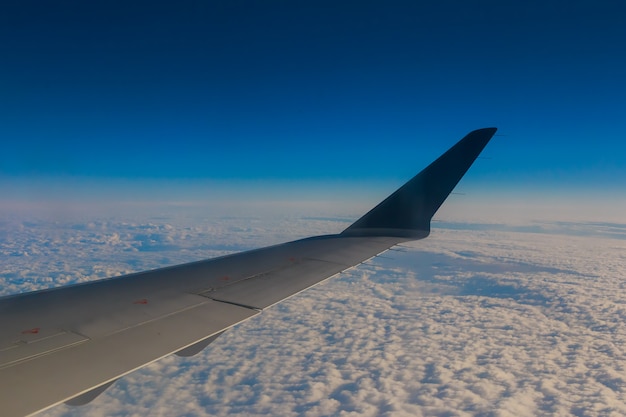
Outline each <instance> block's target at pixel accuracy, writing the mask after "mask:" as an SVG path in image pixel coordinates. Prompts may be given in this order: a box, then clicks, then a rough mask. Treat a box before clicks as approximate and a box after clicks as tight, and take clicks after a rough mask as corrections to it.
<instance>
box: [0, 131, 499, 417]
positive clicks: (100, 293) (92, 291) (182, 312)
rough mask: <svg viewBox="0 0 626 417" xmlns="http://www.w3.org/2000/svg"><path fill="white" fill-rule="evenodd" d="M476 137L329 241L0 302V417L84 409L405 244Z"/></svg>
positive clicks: (477, 144) (467, 158)
mask: <svg viewBox="0 0 626 417" xmlns="http://www.w3.org/2000/svg"><path fill="white" fill-rule="evenodd" d="M495 130H496V129H495V128H487V129H480V130H476V131H473V132H471V133H469V134H468V135H467V136H466V137H465V138H463V139H462V140H461V141H460V142H458V143H457V144H456V145H455V146H453V147H452V148H451V149H450V150H448V151H447V152H446V153H445V154H443V155H442V156H441V157H440V158H439V159H437V160H436V161H435V162H433V163H432V164H431V165H429V166H428V167H427V168H426V169H424V170H423V171H422V172H420V173H419V174H418V175H417V176H415V177H414V178H413V179H411V180H410V181H408V182H407V183H406V184H405V185H404V186H402V187H401V188H400V189H398V190H397V191H396V192H395V193H393V194H392V195H390V196H389V197H388V198H387V199H386V200H384V201H383V202H382V203H380V204H379V205H378V206H377V207H375V208H374V209H372V210H371V211H370V212H369V213H367V214H366V215H365V216H363V217H362V218H361V219H359V220H357V221H356V222H355V223H354V224H353V225H351V226H350V227H348V228H347V229H346V230H345V231H344V232H342V233H340V234H337V235H328V236H317V237H312V238H307V239H302V240H297V241H294V242H289V243H284V244H281V245H275V246H271V247H267V248H263V249H257V250H252V251H248V252H243V253H238V254H233V255H228V256H224V257H220V258H215V259H209V260H205V261H200V262H194V263H189V264H184V265H178V266H174V267H168V268H162V269H157V270H153V271H146V272H141V273H136V274H131V275H126V276H121V277H116V278H110V279H104V280H99V281H95V282H89V283H84V284H78V285H72V286H66V287H59V288H54V289H50V290H44V291H37V292H32V293H26V294H19V295H14V296H9V297H4V298H1V299H0V415H2V416H22V415H29V414H33V413H36V412H38V411H40V410H43V409H46V408H48V407H51V406H53V405H55V404H58V403H61V402H67V403H68V404H83V403H86V402H89V401H90V400H91V399H93V398H94V397H95V396H97V395H98V394H99V393H100V392H102V391H103V390H104V389H106V388H107V387H108V386H109V385H110V384H112V383H113V382H114V381H116V380H117V379H118V378H120V377H122V376H124V375H126V374H128V373H130V372H132V371H134V370H136V369H138V368H141V367H143V366H145V365H147V364H149V363H151V362H154V361H156V360H158V359H160V358H162V357H164V356H167V355H169V354H172V353H178V354H180V355H181V356H189V355H191V354H194V353H197V352H198V351H199V350H201V349H202V348H204V347H205V346H206V345H208V343H210V342H211V341H212V340H214V339H215V338H216V337H217V336H218V335H219V334H221V333H222V332H224V331H225V330H227V329H228V328H230V327H232V326H234V325H236V324H237V323H240V322H242V321H245V320H247V319H249V318H251V317H254V316H255V315H257V314H259V313H260V312H261V311H262V310H264V309H265V308H268V307H270V306H272V305H274V304H276V303H278V302H280V301H282V300H284V299H286V298H288V297H290V296H292V295H294V294H297V293H299V292H301V291H303V290H305V289H307V288H309V287H311V286H313V285H315V284H317V283H319V282H322V281H324V280H326V279H328V278H330V277H332V276H334V275H336V274H338V273H340V272H342V271H345V270H346V269H349V268H351V267H353V266H355V265H358V264H360V263H362V262H363V261H366V260H368V259H370V258H371V257H373V256H376V255H378V254H379V253H381V252H384V251H385V250H387V249H389V248H390V247H392V246H394V245H396V244H398V243H400V242H404V241H407V240H415V239H421V238H424V237H426V236H428V234H429V232H430V220H431V218H432V216H433V215H434V214H435V212H436V211H437V209H438V208H439V206H440V205H441V204H442V203H443V201H444V200H445V198H446V197H447V196H448V195H449V194H450V192H451V191H452V189H453V188H454V187H455V186H456V184H457V183H458V181H459V180H460V179H461V177H462V176H463V175H464V174H465V172H466V171H467V169H468V168H469V167H470V166H471V164H472V163H473V162H474V160H475V159H476V157H477V156H478V154H479V153H480V152H481V151H482V149H483V148H484V147H485V146H486V144H487V143H488V141H489V140H490V139H491V137H492V136H493V134H494V133H495Z"/></svg>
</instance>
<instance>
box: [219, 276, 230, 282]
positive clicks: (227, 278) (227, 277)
mask: <svg viewBox="0 0 626 417" xmlns="http://www.w3.org/2000/svg"><path fill="white" fill-rule="evenodd" d="M220 280H222V281H228V280H230V277H229V276H228V275H224V276H223V277H221V278H220Z"/></svg>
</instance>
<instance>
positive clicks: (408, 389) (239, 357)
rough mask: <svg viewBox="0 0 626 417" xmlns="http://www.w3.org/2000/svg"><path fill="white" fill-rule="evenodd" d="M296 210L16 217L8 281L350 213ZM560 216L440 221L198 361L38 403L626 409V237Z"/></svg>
mask: <svg viewBox="0 0 626 417" xmlns="http://www.w3.org/2000/svg"><path fill="white" fill-rule="evenodd" d="M326 217H332V216H329V215H326ZM289 220H293V219H288V218H271V217H270V218H268V219H259V218H248V219H247V220H246V221H245V223H243V222H242V220H241V219H239V218H217V219H215V218H213V219H206V218H204V219H202V218H181V217H178V215H171V216H167V215H166V216H163V217H162V218H159V219H156V218H141V217H139V216H138V217H136V218H135V219H128V218H127V219H125V220H121V219H115V218H109V219H106V220H105V219H102V218H92V219H82V220H81V221H68V222H61V223H55V222H53V221H46V220H45V219H44V220H42V219H38V220H37V219H34V220H33V219H30V220H29V219H22V218H19V217H18V218H14V220H12V221H11V222H8V223H4V224H3V225H2V231H1V232H0V233H1V234H0V236H2V238H1V240H0V250H1V253H2V261H3V262H2V263H1V264H2V265H3V266H2V268H3V269H2V271H1V272H0V278H1V279H2V280H3V281H4V284H5V285H4V286H3V287H4V292H5V293H9V292H14V291H20V290H23V289H32V288H40V287H43V286H51V285H55V284H56V283H58V282H62V283H66V282H74V281H80V280H86V279H93V278H99V277H104V276H106V275H108V274H119V273H125V272H129V271H131V270H140V269H148V268H153V267H156V266H160V265H162V264H163V263H179V262H185V261H189V260H194V259H200V258H203V257H207V256H214V255H219V254H222V253H225V252H227V251H231V250H241V249H245V248H248V247H253V246H263V245H265V244H269V243H274V242H276V241H280V240H289V239H291V238H296V237H299V236H302V235H307V234H321V233H327V232H332V231H339V230H341V228H342V227H341V226H342V225H343V223H339V224H337V222H333V221H332V220H328V219H319V220H314V219H307V220H297V219H296V221H295V223H296V224H298V225H299V227H300V228H299V229H297V230H296V229H291V230H289V229H286V227H285V225H286V224H287V223H289ZM553 227H554V229H555V230H556V232H557V233H559V234H549V233H547V232H546V231H545V230H542V233H530V232H529V231H528V230H521V231H520V230H517V231H515V230H511V229H508V230H507V229H506V228H505V229H502V228H496V229H497V230H489V228H488V227H482V230H452V229H435V230H434V232H433V234H432V236H431V237H430V238H428V239H427V240H423V241H419V242H415V243H412V244H409V245H402V246H401V247H397V248H396V249H397V250H393V251H389V252H387V253H386V254H385V257H384V258H383V257H379V258H375V259H373V260H371V261H369V262H367V263H366V264H365V265H362V266H361V267H359V268H357V269H353V270H351V271H349V272H347V273H345V274H343V275H342V276H340V277H338V278H336V279H333V280H331V281H329V282H327V283H324V284H322V285H320V286H317V287H315V288H312V289H310V290H309V291H307V292H305V293H303V294H301V295H299V296H297V297H294V298H292V299H289V300H287V301H286V302H284V303H282V304H279V305H277V306H275V307H273V308H271V309H269V310H267V311H265V312H263V313H262V314H261V315H260V317H257V318H255V319H252V320H249V321H247V322H245V323H243V324H241V325H239V326H237V327H235V328H233V329H231V330H229V331H228V332H226V333H225V334H224V335H223V336H221V337H220V338H218V339H217V340H216V341H215V342H214V343H213V344H212V345H210V346H209V347H208V348H207V349H206V350H205V351H203V352H201V353H200V354H199V355H197V356H194V357H192V358H178V357H175V356H171V357H167V358H165V359H163V360H161V361H159V362H157V363H155V364H152V365H150V366H148V367H146V368H144V369H142V370H139V371H137V372H134V373H132V374H130V375H128V376H127V377H125V378H122V379H121V380H120V381H118V382H117V383H116V384H115V385H114V386H113V387H111V388H110V389H109V390H108V391H106V392H105V393H104V394H103V395H102V396H101V397H99V398H97V399H96V400H95V401H94V402H92V403H91V404H89V405H87V406H84V407H79V408H71V407H67V406H64V405H63V406H58V407H55V408H53V409H51V410H49V411H47V412H44V413H42V415H46V416H60V415H96V416H97V415H102V416H104V415H107V416H108V415H113V416H115V415H119V416H128V415H131V416H132V415H138V416H139V415H157V416H158V415H162V416H170V415H189V416H196V415H197V416H204V415H216V416H226V415H228V416H237V415H241V416H244V415H245V416H248V415H281V416H321V415H345V416H351V415H359V416H368V415H372V416H386V415H389V416H420V415H424V416H433V415H434V416H437V415H440V416H444V415H445V416H450V415H458V416H485V415H490V416H491V415H493V416H509V415H511V416H524V415H529V416H530V415H533V416H535V415H588V416H596V415H597V416H600V415H611V413H613V414H614V415H624V414H626V401H625V392H626V371H625V369H626V353H625V352H624V349H623V346H626V326H625V325H624V323H625V320H626V307H625V304H624V295H625V292H624V285H623V284H622V282H623V281H624V277H626V256H625V255H624V254H625V253H626V251H625V249H626V241H625V240H623V239H622V238H619V236H617V237H618V238H615V237H616V236H615V233H613V232H611V233H609V234H605V235H603V236H604V237H598V236H599V235H598V233H597V230H598V225H597V224H594V225H586V226H585V225H580V224H578V225H571V226H567V227H569V228H570V229H571V228H576V230H577V233H575V234H577V235H572V234H569V235H563V234H560V233H561V232H562V229H563V226H562V225H559V224H554V225H553ZM585 227H586V228H587V229H585ZM601 227H605V226H601ZM606 227H610V228H611V230H615V229H619V228H620V226H619V225H611V226H606ZM581 230H582V231H583V232H585V231H592V232H593V233H587V234H590V235H591V236H580V235H581V233H579V232H580V231H581ZM582 234H585V233H582ZM607 236H609V237H607ZM139 244H141V245H147V247H148V248H151V249H152V250H144V251H141V250H140V249H141V247H140V246H138V245H139ZM133 249H137V251H135V250H133ZM143 249H145V247H144V248H143ZM25 253H29V255H28V256H27V255H25ZM390 258H391V259H390ZM46 278H50V279H46Z"/></svg>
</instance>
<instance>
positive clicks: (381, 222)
mask: <svg viewBox="0 0 626 417" xmlns="http://www.w3.org/2000/svg"><path fill="white" fill-rule="evenodd" d="M496 130H497V129H496V128H494V127H489V128H484V129H478V130H474V131H473V132H470V133H468V134H467V135H466V136H465V137H464V138H463V139H461V140H460V141H459V142H458V143H457V144H456V145H454V146H453V147H452V148H450V149H449V150H448V151H447V152H446V153H444V154H443V155H441V156H440V157H439V158H438V159H437V160H435V161H434V162H433V163H432V164H430V165H429V166H428V167H426V168H424V170H422V171H421V172H420V173H419V174H417V175H416V176H415V177H413V178H412V179H411V180H409V181H408V182H407V183H406V184H404V185H403V186H402V187H400V188H399V189H398V190H396V192H394V193H393V194H391V195H390V196H389V197H387V198H386V199H385V200H383V201H382V202H381V203H380V204H378V205H377V206H376V207H374V208H373V209H372V210H370V211H369V212H368V213H367V214H365V215H364V216H363V217H361V218H360V219H358V220H357V221H356V222H354V223H353V224H352V225H351V226H349V227H348V228H347V229H346V230H344V231H343V232H342V233H341V234H342V235H344V236H397V237H407V238H412V239H422V238H425V237H427V236H428V235H429V233H430V221H431V219H432V218H433V216H434V215H435V213H436V212H437V210H438V209H439V207H441V205H442V204H443V202H444V201H445V199H446V198H447V197H448V195H450V193H451V192H452V190H453V189H454V187H455V186H456V185H457V184H458V182H459V181H460V180H461V178H462V177H463V175H465V173H466V172H467V170H468V169H469V167H470V166H471V165H472V164H473V163H474V161H475V160H476V158H477V157H478V155H479V154H480V153H481V152H482V150H483V149H484V148H485V146H486V145H487V143H488V142H489V140H490V139H491V138H492V137H493V135H494V134H495V133H496Z"/></svg>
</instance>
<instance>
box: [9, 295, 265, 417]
mask: <svg viewBox="0 0 626 417" xmlns="http://www.w3.org/2000/svg"><path fill="white" fill-rule="evenodd" d="M256 314H258V311H255V310H251V309H247V308H242V307H238V306H234V305H232V304H226V303H220V302H217V301H213V300H209V299H205V301H204V302H203V303H202V304H200V305H196V306H193V307H191V308H188V309H186V310H184V311H181V312H178V313H176V314H172V315H170V316H167V317H162V318H160V319H159V320H154V321H150V322H147V323H144V324H142V325H139V326H135V327H133V328H130V329H126V330H124V331H120V332H117V333H113V334H110V335H107V336H106V337H102V338H99V339H94V340H90V341H87V342H83V343H79V344H76V345H73V346H69V347H66V348H63V349H60V350H56V351H54V352H50V353H48V354H44V355H40V356H36V357H33V358H31V359H29V360H26V361H22V362H19V363H16V364H14V365H11V366H7V367H5V368H3V369H0V404H2V415H3V416H23V415H28V414H31V413H34V412H36V411H38V410H41V409H44V408H48V407H50V406H52V405H55V404H58V403H61V402H64V401H68V400H70V399H71V398H73V397H75V396H77V395H81V394H84V393H87V392H89V391H91V390H92V389H93V388H96V387H98V386H101V385H103V384H105V383H107V382H110V381H113V380H115V379H117V378H119V377H120V376H123V375H125V374H127V373H129V372H132V371H133V370H135V369H138V368H140V367H142V366H144V365H146V364H148V363H151V362H154V361H155V360H157V359H159V358H162V357H163V356H166V355H169V354H171V353H174V352H176V351H179V350H180V349H181V348H185V347H187V346H191V345H194V344H196V343H198V342H199V341H201V340H203V339H205V338H207V337H208V336H211V335H213V334H216V333H219V332H221V331H224V330H225V329H227V328H229V327H231V326H233V325H235V324H237V323H240V322H241V321H244V320H247V319H248V318H250V317H253V316H254V315H256ZM61 381H62V383H60V382H61Z"/></svg>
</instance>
